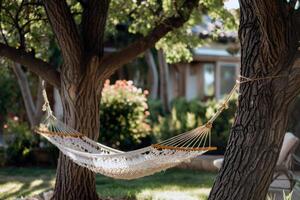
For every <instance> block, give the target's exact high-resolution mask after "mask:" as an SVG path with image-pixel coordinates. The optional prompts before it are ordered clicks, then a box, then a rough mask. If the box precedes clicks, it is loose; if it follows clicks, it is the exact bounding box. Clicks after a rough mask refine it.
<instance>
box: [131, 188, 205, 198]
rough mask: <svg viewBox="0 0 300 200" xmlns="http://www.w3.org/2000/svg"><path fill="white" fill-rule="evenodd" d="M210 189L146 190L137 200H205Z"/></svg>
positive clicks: (137, 196) (139, 194)
mask: <svg viewBox="0 0 300 200" xmlns="http://www.w3.org/2000/svg"><path fill="white" fill-rule="evenodd" d="M209 192H210V188H198V189H187V190H184V188H181V190H180V189H178V188H177V189H176V187H175V188H172V189H171V188H168V189H167V190H166V189H165V190H164V189H163V188H162V189H154V190H153V189H152V190H150V189H144V190H142V191H141V192H140V193H138V194H137V195H136V198H137V199H141V200H142V199H152V200H182V199H184V200H202V199H203V200H204V199H206V197H207V196H208V195H209Z"/></svg>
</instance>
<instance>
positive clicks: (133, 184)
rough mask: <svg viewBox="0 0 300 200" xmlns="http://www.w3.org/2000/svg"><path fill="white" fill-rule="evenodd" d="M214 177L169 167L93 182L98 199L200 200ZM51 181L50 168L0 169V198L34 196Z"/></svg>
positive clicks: (99, 178) (51, 173)
mask: <svg viewBox="0 0 300 200" xmlns="http://www.w3.org/2000/svg"><path fill="white" fill-rule="evenodd" d="M215 176H216V174H214V173H207V172H199V171H192V170H180V169H171V170H167V171H165V172H161V173H158V174H155V175H153V176H149V177H145V178H141V179H137V180H131V181H123V180H115V179H111V178H107V177H104V176H100V175H98V176H97V179H96V184H97V192H98V193H99V196H100V197H102V198H114V199H141V200H146V199H147V200H148V199H155V200H158V199H159V200H162V199H184V200H192V199H195V200H203V199H206V198H207V195H208V193H209V191H210V188H211V186H212V184H213V180H214V178H215ZM54 182H55V170H54V169H42V168H0V199H15V198H16V197H21V196H23V197H24V196H33V195H37V194H40V193H42V192H45V191H48V190H51V189H52V188H53V186H54Z"/></svg>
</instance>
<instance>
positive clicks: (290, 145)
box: [213, 132, 300, 190]
mask: <svg viewBox="0 0 300 200" xmlns="http://www.w3.org/2000/svg"><path fill="white" fill-rule="evenodd" d="M298 145H299V138H298V137H296V136H295V135H294V134H292V133H290V132H287V133H286V134H285V136H284V140H283V143H282V148H281V150H280V153H279V157H278V160H277V163H276V167H275V172H274V175H273V179H272V183H271V186H270V187H271V188H278V189H279V188H280V189H290V190H292V189H293V187H294V185H295V179H294V174H293V172H292V170H293V167H294V165H295V164H298V165H299V164H300V158H298V157H297V156H295V155H294V153H295V151H296V149H297V147H298ZM223 161H224V159H223V158H220V159H216V160H214V162H213V163H214V166H215V167H216V168H218V169H220V168H221V167H222V164H223ZM282 175H283V176H286V178H287V179H282V178H281V177H282ZM275 180H276V181H282V180H285V181H286V180H288V182H289V186H288V187H281V186H280V185H279V186H278V184H277V185H272V184H273V183H274V181H275Z"/></svg>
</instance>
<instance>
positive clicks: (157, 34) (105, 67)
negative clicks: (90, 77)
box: [98, 0, 199, 78]
mask: <svg viewBox="0 0 300 200" xmlns="http://www.w3.org/2000/svg"><path fill="white" fill-rule="evenodd" d="M198 2H199V0H186V1H185V2H184V3H183V5H182V9H181V10H180V11H181V12H180V13H178V14H176V15H174V16H171V17H168V18H166V19H165V20H163V21H162V22H161V23H159V24H158V25H157V26H156V27H155V28H154V29H153V30H152V31H151V32H150V33H149V34H148V35H147V36H145V37H142V38H140V39H138V40H137V41H135V42H133V43H132V44H130V45H129V46H128V47H126V48H124V49H123V50H121V51H119V52H116V53H112V54H109V55H107V56H105V57H104V58H103V60H102V62H101V65H100V67H99V70H98V74H99V76H104V77H105V78H108V77H109V76H110V75H112V74H113V73H114V72H115V71H116V70H117V69H118V68H119V67H120V66H122V65H124V64H126V63H128V62H130V61H131V60H133V59H134V58H136V57H137V56H138V55H139V54H141V53H143V52H144V51H146V50H147V49H149V48H151V47H153V46H154V45H155V43H156V42H158V41H159V40H160V39H161V38H162V37H164V36H165V35H166V34H167V33H168V32H170V31H172V30H173V29H176V28H179V27H181V26H182V25H183V24H184V23H185V22H186V21H187V20H188V19H189V17H190V14H191V12H192V10H193V9H194V8H195V7H196V6H197V5H198Z"/></svg>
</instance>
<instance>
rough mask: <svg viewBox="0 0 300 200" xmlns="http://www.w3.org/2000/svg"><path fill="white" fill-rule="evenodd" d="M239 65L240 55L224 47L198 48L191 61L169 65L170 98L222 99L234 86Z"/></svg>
mask: <svg viewBox="0 0 300 200" xmlns="http://www.w3.org/2000/svg"><path fill="white" fill-rule="evenodd" d="M239 69H240V57H239V55H231V54H230V53H229V52H228V50H227V49H226V48H224V47H223V48H222V47H221V48H220V47H218V48H217V47H201V48H196V49H194V56H193V61H192V62H191V63H177V64H172V65H169V86H168V93H169V100H172V99H174V98H178V97H185V98H186V99H187V100H192V99H201V100H206V99H209V98H216V99H220V98H222V97H223V96H224V95H226V94H228V93H229V92H230V90H231V89H232V87H233V85H234V84H235V81H236V78H237V76H238V74H239Z"/></svg>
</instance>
